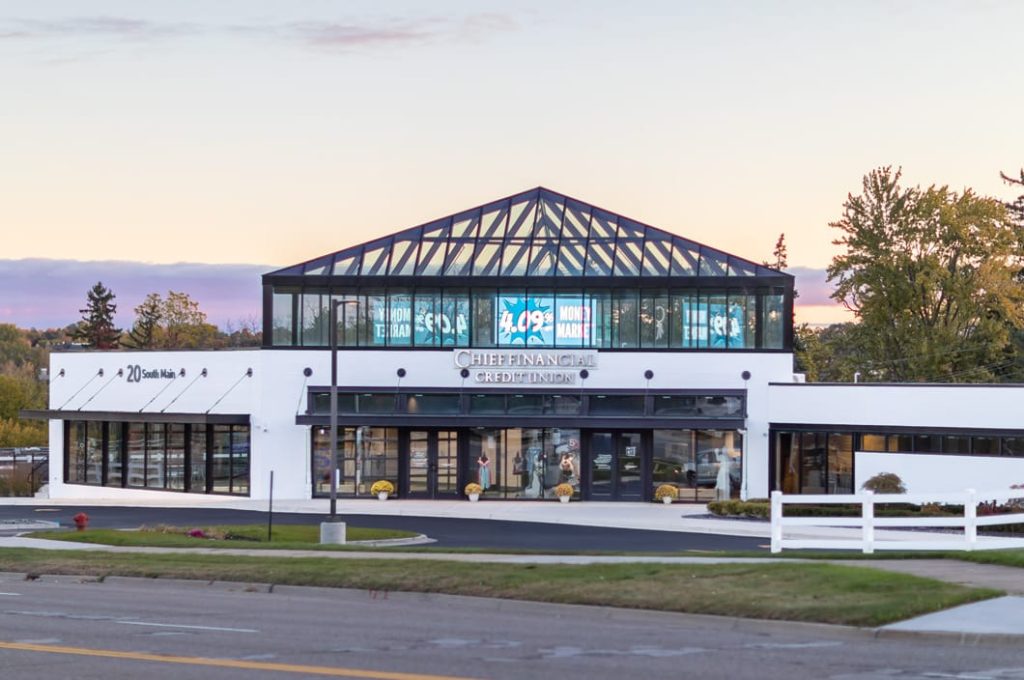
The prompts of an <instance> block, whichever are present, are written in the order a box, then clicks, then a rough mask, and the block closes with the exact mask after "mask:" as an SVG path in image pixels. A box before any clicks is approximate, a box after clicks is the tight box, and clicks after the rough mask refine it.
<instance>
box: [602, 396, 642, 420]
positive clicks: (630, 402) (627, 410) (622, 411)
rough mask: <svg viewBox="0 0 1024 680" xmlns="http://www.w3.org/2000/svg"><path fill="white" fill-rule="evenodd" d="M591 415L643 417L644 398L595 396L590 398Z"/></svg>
mask: <svg viewBox="0 0 1024 680" xmlns="http://www.w3.org/2000/svg"><path fill="white" fill-rule="evenodd" d="M590 414H591V415H595V416H642V415H643V414H644V398H643V396H641V395H639V394H622V395H618V394H609V395H605V394H595V395H592V396H591V397H590Z"/></svg>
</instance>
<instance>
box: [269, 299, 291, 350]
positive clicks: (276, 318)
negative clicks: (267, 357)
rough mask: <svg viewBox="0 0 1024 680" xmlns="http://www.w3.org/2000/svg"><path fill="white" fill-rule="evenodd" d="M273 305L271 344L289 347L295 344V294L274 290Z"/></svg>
mask: <svg viewBox="0 0 1024 680" xmlns="http://www.w3.org/2000/svg"><path fill="white" fill-rule="evenodd" d="M272 305H273V312H272V313H273V337H272V339H271V344H273V345H274V346H275V347H287V346H289V345H292V344H294V341H293V339H292V328H293V326H294V324H295V307H294V305H295V295H294V294H293V293H285V292H278V291H274V294H273V299H272Z"/></svg>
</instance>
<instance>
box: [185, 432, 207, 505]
mask: <svg viewBox="0 0 1024 680" xmlns="http://www.w3.org/2000/svg"><path fill="white" fill-rule="evenodd" d="M206 432H207V426H206V425H193V426H192V433H191V435H190V440H189V441H190V444H191V451H190V453H191V456H190V465H191V480H192V481H191V484H190V485H189V491H191V492H193V493H206Z"/></svg>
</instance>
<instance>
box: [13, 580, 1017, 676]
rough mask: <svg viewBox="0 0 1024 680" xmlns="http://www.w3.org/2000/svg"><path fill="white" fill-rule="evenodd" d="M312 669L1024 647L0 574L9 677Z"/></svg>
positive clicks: (732, 661) (675, 670)
mask: <svg viewBox="0 0 1024 680" xmlns="http://www.w3.org/2000/svg"><path fill="white" fill-rule="evenodd" d="M365 670H370V671H372V672H371V673H366V672H361V671H365ZM399 673H404V674H406V675H404V676H401V675H398V674H399ZM317 675H321V676H330V675H333V676H335V677H355V678H360V677H374V678H378V679H379V680H399V679H401V680H426V679H427V678H433V679H434V680H436V679H437V678H438V677H441V678H447V679H450V678H517V679H518V678H537V677H552V678H575V677H580V678H592V679H594V680H602V679H605V678H607V679H609V680H621V679H622V678H644V677H655V678H656V677H704V678H725V677H728V678H730V680H743V679H745V678H751V679H756V680H764V679H765V678H816V679H817V678H830V679H834V680H867V679H882V678H885V679H888V680H892V679H894V678H899V679H900V680H910V679H915V678H921V679H924V678H936V677H960V678H966V677H970V678H1021V677H1024V651H1022V650H1020V649H1018V648H1017V647H1015V646H1012V645H984V644H982V645H969V646H968V645H958V644H955V643H951V642H949V641H948V640H939V639H932V638H916V639H900V638H892V639H889V638H881V639H875V638H874V637H872V635H871V634H870V632H866V631H859V630H853V629H845V628H835V627H830V626H808V625H799V624H787V623H770V622H753V621H733V620H730V619H724V618H718V617H702V616H688V615H678V614H663V613H653V612H640V611H629V610H617V609H610V608H601V607H580V606H565V605H549V604H539V603H528V602H510V601H503V600H491V599H484V598H467V597H453V596H443V595H420V594H404V593H390V594H387V593H367V592H365V591H353V590H329V589H319V588H295V587H277V588H275V589H274V590H273V592H269V593H268V592H266V589H265V588H262V589H256V588H246V587H245V586H240V585H229V584H214V585H206V584H203V583H198V582H174V581H163V580H158V581H152V580H147V579H121V578H108V579H106V580H105V581H104V582H102V583H98V582H82V581H80V580H76V579H71V578H69V577H62V578H57V577H43V578H41V579H38V580H35V581H26V580H24V578H23V577H21V576H17V575H9V574H8V575H4V574H0V677H3V678H4V680H37V679H38V678H76V679H82V680H84V679H88V678H97V679H102V680H116V679H118V678H138V677H146V678H147V680H164V679H167V680H171V679H173V680H180V679H182V678H215V679H219V678H227V679H232V678H239V679H241V678H247V679H252V678H263V677H265V678H286V677H315V676H317Z"/></svg>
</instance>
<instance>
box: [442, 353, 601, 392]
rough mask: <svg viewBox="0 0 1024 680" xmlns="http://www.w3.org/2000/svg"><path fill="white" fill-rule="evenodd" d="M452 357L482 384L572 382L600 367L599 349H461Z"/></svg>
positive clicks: (560, 383) (563, 383)
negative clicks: (586, 371) (582, 373)
mask: <svg viewBox="0 0 1024 680" xmlns="http://www.w3.org/2000/svg"><path fill="white" fill-rule="evenodd" d="M452 356H453V357H454V362H455V368H458V369H463V368H464V369H467V370H468V371H469V372H470V374H469V377H470V379H471V380H472V381H473V382H475V383H479V384H481V385H487V384H501V385H538V386H539V385H572V384H574V383H576V381H577V380H579V379H580V378H579V376H580V371H581V370H583V369H587V370H588V371H592V370H594V369H596V368H597V351H596V350H575V351H573V350H514V349H513V350H479V349H476V350H474V349H457V350H455V352H454V353H453V354H452Z"/></svg>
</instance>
